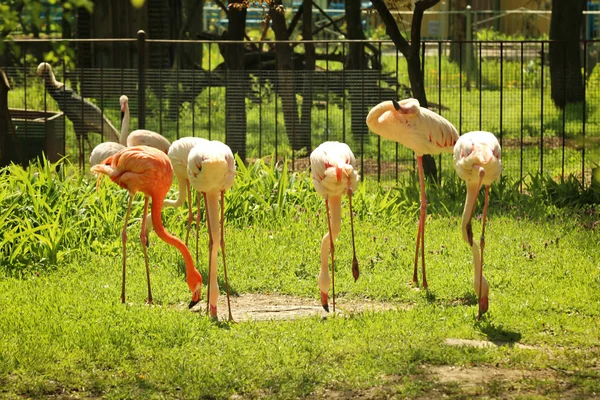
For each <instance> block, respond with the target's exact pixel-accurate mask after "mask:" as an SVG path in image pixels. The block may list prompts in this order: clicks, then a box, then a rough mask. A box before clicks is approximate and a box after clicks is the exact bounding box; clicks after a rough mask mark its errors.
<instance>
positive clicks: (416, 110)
mask: <svg viewBox="0 0 600 400" xmlns="http://www.w3.org/2000/svg"><path fill="white" fill-rule="evenodd" d="M367 126H368V127H369V129H371V130H372V131H373V132H375V133H376V134H378V135H379V136H381V137H383V138H385V139H389V140H393V141H395V142H398V143H400V144H403V145H404V146H406V147H408V148H409V149H411V150H412V151H414V152H415V155H416V157H417V166H418V169H419V185H420V190H421V207H420V218H419V228H418V231H417V245H416V249H415V265H414V271H413V284H415V285H417V286H418V285H419V281H418V279H417V265H418V264H419V246H420V247H421V262H422V266H421V268H422V273H423V287H424V288H425V289H427V276H426V274H425V217H426V215H427V197H426V196H425V180H424V177H423V155H425V154H439V153H452V149H453V148H454V144H455V143H456V141H457V140H458V132H457V131H456V128H455V127H454V126H453V125H452V124H451V123H450V122H449V121H448V120H447V119H445V118H443V117H442V116H440V115H438V114H436V113H434V112H433V111H430V110H428V109H427V108H424V107H421V106H420V105H419V101H418V100H416V99H404V100H401V101H400V102H397V101H396V100H391V101H384V102H382V103H379V104H378V105H376V106H375V107H373V108H372V109H371V111H370V112H369V115H367Z"/></svg>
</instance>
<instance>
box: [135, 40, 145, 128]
mask: <svg viewBox="0 0 600 400" xmlns="http://www.w3.org/2000/svg"><path fill="white" fill-rule="evenodd" d="M137 45H138V129H144V128H146V63H145V60H146V32H144V31H143V30H141V29H140V30H139V31H138V33H137Z"/></svg>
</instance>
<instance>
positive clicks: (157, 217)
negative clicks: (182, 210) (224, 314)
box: [92, 146, 202, 308]
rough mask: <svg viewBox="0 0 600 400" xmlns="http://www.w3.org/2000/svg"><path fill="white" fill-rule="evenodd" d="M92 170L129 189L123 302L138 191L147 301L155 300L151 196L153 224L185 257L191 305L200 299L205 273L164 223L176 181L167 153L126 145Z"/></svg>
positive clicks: (124, 243) (145, 147)
mask: <svg viewBox="0 0 600 400" xmlns="http://www.w3.org/2000/svg"><path fill="white" fill-rule="evenodd" d="M92 171H93V172H96V173H98V174H105V175H108V176H109V177H110V179H111V180H112V181H113V182H115V183H116V184H118V185H119V186H121V187H122V188H124V189H127V190H128V191H129V196H130V197H129V205H128V206H127V213H126V214H125V223H124V224H123V231H122V233H121V239H122V242H123V278H122V287H121V302H122V303H124V302H125V270H126V264H127V247H126V244H127V223H128V220H129V214H130V212H131V205H132V203H133V197H134V196H135V194H136V193H137V192H142V193H144V195H145V201H144V216H143V219H142V231H141V233H140V239H141V241H142V251H143V253H144V260H145V264H146V278H147V280H148V299H147V303H150V304H151V303H152V290H151V287H150V269H149V266H148V254H147V252H146V239H147V238H146V229H145V226H144V225H145V224H146V214H147V213H148V199H149V198H150V197H151V198H152V208H151V210H152V221H153V223H154V227H155V231H156V234H157V235H158V236H159V237H160V238H161V239H162V240H164V241H165V242H167V243H168V244H170V245H172V246H174V247H176V248H177V249H178V250H179V252H181V254H182V256H183V259H184V260H185V268H186V279H187V284H188V287H189V288H190V290H191V291H192V301H191V302H190V304H189V307H190V308H191V307H193V306H194V305H195V304H197V303H198V302H199V301H200V294H201V293H200V292H201V289H202V276H201V275H200V273H199V272H198V270H197V269H196V268H195V267H194V261H193V260H192V256H191V254H190V252H189V250H188V248H187V247H186V246H185V244H184V243H183V242H182V241H181V240H179V239H178V238H176V237H175V236H173V235H171V234H170V233H169V232H167V231H166V230H165V228H164V226H163V224H162V220H161V214H160V212H161V209H162V205H163V202H164V199H165V196H166V195H167V193H168V192H169V189H170V188H171V183H172V181H173V167H172V166H171V161H170V160H169V157H167V155H166V154H165V153H164V152H162V151H160V150H157V149H155V148H152V147H148V146H135V147H125V148H123V149H122V150H120V151H119V152H118V153H117V154H115V155H113V156H111V157H109V158H107V159H106V160H104V161H103V162H102V163H101V164H98V165H95V166H93V167H92Z"/></svg>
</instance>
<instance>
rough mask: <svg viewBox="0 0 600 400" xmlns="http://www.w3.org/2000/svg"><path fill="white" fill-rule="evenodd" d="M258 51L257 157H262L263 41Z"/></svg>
mask: <svg viewBox="0 0 600 400" xmlns="http://www.w3.org/2000/svg"><path fill="white" fill-rule="evenodd" d="M258 45H259V52H258V70H257V72H256V73H257V74H258V157H259V158H262V156H263V155H262V145H263V143H262V142H263V126H262V104H263V95H262V87H263V85H262V82H263V80H262V78H263V76H262V72H263V71H262V47H263V43H262V42H259V44H258Z"/></svg>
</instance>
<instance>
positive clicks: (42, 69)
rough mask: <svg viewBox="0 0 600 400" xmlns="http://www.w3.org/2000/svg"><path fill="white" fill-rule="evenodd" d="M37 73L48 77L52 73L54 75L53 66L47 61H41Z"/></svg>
mask: <svg viewBox="0 0 600 400" xmlns="http://www.w3.org/2000/svg"><path fill="white" fill-rule="evenodd" d="M36 74H37V76H41V77H43V78H46V77H48V76H50V75H54V74H53V72H52V67H51V66H50V64H48V63H47V62H43V63H40V65H38V67H37V70H36Z"/></svg>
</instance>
